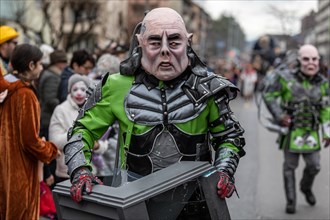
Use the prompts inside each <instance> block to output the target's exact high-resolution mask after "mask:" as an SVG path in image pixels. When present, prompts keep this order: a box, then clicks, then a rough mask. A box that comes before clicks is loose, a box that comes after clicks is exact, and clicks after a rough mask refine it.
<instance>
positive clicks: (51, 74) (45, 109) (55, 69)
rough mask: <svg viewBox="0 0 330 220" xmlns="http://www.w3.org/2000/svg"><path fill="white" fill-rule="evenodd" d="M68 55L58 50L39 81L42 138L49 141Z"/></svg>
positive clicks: (53, 53)
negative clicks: (49, 128)
mask: <svg viewBox="0 0 330 220" xmlns="http://www.w3.org/2000/svg"><path fill="white" fill-rule="evenodd" d="M67 63H68V61H67V55H66V53H65V52H64V51H61V50H57V51H54V52H52V53H51V54H50V64H49V66H48V68H47V69H45V70H44V71H43V72H42V74H41V76H40V80H39V85H38V92H39V101H40V104H41V123H40V125H41V126H40V136H41V137H42V136H44V137H45V138H46V139H48V127H49V122H50V117H51V116H52V114H53V111H54V109H55V107H56V106H57V105H58V104H59V103H60V101H59V100H58V98H57V90H58V87H59V85H60V81H61V72H62V71H63V70H64V68H65V67H66V66H67V65H68V64H67Z"/></svg>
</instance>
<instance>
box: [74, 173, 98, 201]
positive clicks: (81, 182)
mask: <svg viewBox="0 0 330 220" xmlns="http://www.w3.org/2000/svg"><path fill="white" fill-rule="evenodd" d="M71 183H72V186H71V188H70V194H71V198H72V199H73V200H74V201H75V202H80V201H81V200H82V194H83V192H86V193H87V194H90V193H92V184H93V183H94V184H100V185H103V183H102V181H101V180H99V178H97V177H96V176H95V175H94V174H93V173H92V172H91V171H90V170H89V169H88V168H87V167H81V168H79V170H77V171H75V172H74V176H73V179H72V181H71Z"/></svg>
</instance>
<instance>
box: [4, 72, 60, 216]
mask: <svg viewBox="0 0 330 220" xmlns="http://www.w3.org/2000/svg"><path fill="white" fill-rule="evenodd" d="M5 89H8V95H7V97H6V98H5V100H4V101H3V103H0V220H5V219H6V220H12V219H13V220H18V219H33V220H35V219H39V206H40V205H39V201H40V199H39V198H40V193H39V192H40V191H39V177H38V160H40V161H42V162H44V163H49V162H50V161H51V160H52V159H54V158H55V157H56V154H57V148H56V146H55V145H54V144H53V143H51V142H46V141H43V140H42V139H41V138H40V137H39V135H38V134H39V127H40V122H39V120H40V106H39V102H38V100H37V97H36V95H35V92H34V90H33V89H32V87H31V86H30V84H28V83H23V82H22V81H21V80H18V81H16V82H14V83H8V82H7V81H5V80H4V79H3V76H2V74H0V92H2V91H4V90H5Z"/></svg>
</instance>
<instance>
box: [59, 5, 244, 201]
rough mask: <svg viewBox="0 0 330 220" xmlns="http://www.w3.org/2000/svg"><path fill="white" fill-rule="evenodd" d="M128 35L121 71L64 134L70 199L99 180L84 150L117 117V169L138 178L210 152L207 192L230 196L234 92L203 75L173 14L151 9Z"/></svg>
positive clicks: (236, 128) (235, 148)
mask: <svg viewBox="0 0 330 220" xmlns="http://www.w3.org/2000/svg"><path fill="white" fill-rule="evenodd" d="M134 34H135V35H134V36H133V39H132V45H131V48H132V50H131V51H130V56H129V58H127V59H126V60H124V61H123V62H122V63H121V66H120V73H118V74H113V75H105V76H104V77H103V79H102V81H101V82H100V83H99V84H98V85H97V86H96V88H94V91H93V93H92V95H91V96H90V97H89V98H88V100H87V102H86V104H85V105H84V107H83V108H82V109H81V111H80V114H79V116H78V118H77V120H76V121H75V123H74V126H73V128H72V129H71V130H70V131H69V140H68V143H67V144H66V146H65V147H64V153H65V157H66V158H65V160H66V164H67V166H68V170H69V171H68V172H69V174H70V177H71V183H72V186H71V196H72V198H73V199H74V200H75V201H77V202H79V201H81V200H82V192H83V191H86V192H87V193H91V191H92V183H99V184H100V183H101V181H99V180H98V179H97V178H96V177H95V176H93V175H92V172H91V166H90V162H91V150H92V147H93V143H94V141H95V140H97V139H99V138H100V137H101V136H102V134H103V133H104V132H105V131H106V130H107V128H108V127H109V125H112V124H113V123H114V122H115V121H116V120H117V121H118V122H119V125H120V132H121V133H120V137H119V141H120V155H121V158H120V161H121V163H120V164H121V167H122V168H124V169H128V170H129V171H131V172H134V173H137V174H139V175H141V176H145V175H148V174H151V173H153V172H156V171H158V170H160V169H162V168H165V167H168V166H169V165H171V164H173V163H176V162H178V161H184V160H188V161H196V160H200V161H209V162H211V148H212V147H213V149H214V150H215V159H214V167H215V168H216V170H217V172H218V174H219V181H218V183H214V186H215V187H214V193H218V195H219V197H220V198H225V197H228V198H229V197H230V196H231V195H232V194H233V192H234V190H235V185H234V174H235V171H236V168H237V166H238V162H239V159H240V157H242V156H243V155H244V154H245V152H244V150H243V146H244V145H245V142H244V138H243V136H242V134H243V133H244V129H243V128H242V127H241V125H240V123H239V122H238V121H237V120H236V118H235V116H234V114H233V112H232V111H231V109H230V107H229V101H230V100H232V99H234V98H235V97H236V95H237V91H238V89H237V88H236V87H235V86H234V85H233V84H231V83H230V82H229V81H228V80H226V79H224V78H222V77H219V76H217V75H215V74H214V73H211V72H208V71H207V68H206V66H205V65H204V64H203V63H202V62H201V61H200V59H199V58H198V57H197V55H196V54H195V52H194V51H193V50H192V48H191V42H192V34H190V33H187V30H186V27H185V24H184V21H183V19H182V17H181V16H180V15H179V14H178V13H177V12H176V11H174V10H173V9H170V8H156V9H153V10H151V11H150V12H148V13H147V14H146V16H145V18H144V19H143V21H142V22H141V23H140V24H138V25H137V28H136V29H135V31H134ZM209 143H211V145H212V146H210V145H209ZM196 149H198V151H197V150H196ZM216 187H217V188H216ZM216 189H217V190H216Z"/></svg>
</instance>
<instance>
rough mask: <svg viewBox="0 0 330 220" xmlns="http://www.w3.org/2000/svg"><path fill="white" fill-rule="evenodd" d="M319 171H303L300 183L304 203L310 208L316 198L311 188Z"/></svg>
mask: <svg viewBox="0 0 330 220" xmlns="http://www.w3.org/2000/svg"><path fill="white" fill-rule="evenodd" d="M318 172H319V170H312V169H304V175H303V178H302V179H301V181H300V190H301V192H302V193H303V194H304V195H305V198H306V201H307V203H308V204H310V205H311V206H313V205H315V204H316V198H315V196H314V194H313V192H312V186H313V182H314V179H315V176H316V174H317V173H318Z"/></svg>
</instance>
